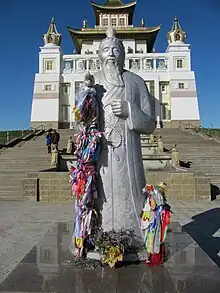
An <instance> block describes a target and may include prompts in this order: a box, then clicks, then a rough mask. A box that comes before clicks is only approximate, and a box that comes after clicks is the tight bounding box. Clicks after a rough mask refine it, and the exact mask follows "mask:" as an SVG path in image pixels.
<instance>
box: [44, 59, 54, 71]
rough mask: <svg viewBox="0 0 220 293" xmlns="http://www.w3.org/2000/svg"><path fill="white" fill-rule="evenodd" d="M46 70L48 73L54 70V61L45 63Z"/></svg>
mask: <svg viewBox="0 0 220 293" xmlns="http://www.w3.org/2000/svg"><path fill="white" fill-rule="evenodd" d="M45 69H46V71H50V70H53V61H46V62H45Z"/></svg>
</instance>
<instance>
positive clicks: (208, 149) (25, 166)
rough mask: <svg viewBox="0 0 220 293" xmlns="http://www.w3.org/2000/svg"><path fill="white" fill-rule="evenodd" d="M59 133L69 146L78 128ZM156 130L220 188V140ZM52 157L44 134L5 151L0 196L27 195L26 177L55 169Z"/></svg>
mask: <svg viewBox="0 0 220 293" xmlns="http://www.w3.org/2000/svg"><path fill="white" fill-rule="evenodd" d="M59 133H60V137H61V140H60V145H59V149H65V148H66V146H67V140H68V138H69V136H73V139H74V131H73V130H70V129H62V130H59ZM154 134H155V135H157V136H159V135H162V136H163V140H164V147H165V148H167V149H170V148H172V146H173V145H174V144H175V143H177V145H178V149H179V151H180V159H181V161H184V162H185V163H187V162H192V163H191V167H190V168H189V169H186V170H189V171H193V172H195V173H200V172H201V173H203V174H204V173H205V174H206V176H208V177H210V178H211V182H212V185H213V186H216V187H219V188H220V144H218V143H217V142H215V141H213V140H207V139H205V138H204V137H201V136H199V135H192V134H191V133H189V132H187V131H182V130H179V129H156V130H155V133H154ZM50 161H51V156H50V155H48V154H47V148H46V145H45V135H44V134H43V135H42V136H39V137H36V138H34V139H32V140H30V141H27V142H25V143H23V144H22V145H21V146H15V147H13V148H11V149H8V150H7V151H5V152H3V153H1V154H0V199H5V200H11V199H13V200H20V199H23V179H24V178H27V173H32V172H33V173H34V172H39V171H47V170H51V164H50ZM42 174H43V173H42ZM42 176H43V175H42ZM45 180H47V179H45ZM66 184H68V183H66ZM67 187H68V186H67V185H66V188H67ZM68 188H69V187H68Z"/></svg>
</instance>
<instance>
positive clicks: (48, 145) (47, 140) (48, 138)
mask: <svg viewBox="0 0 220 293" xmlns="http://www.w3.org/2000/svg"><path fill="white" fill-rule="evenodd" d="M51 141H52V135H51V133H50V132H49V131H48V132H47V135H46V146H47V151H48V154H51Z"/></svg>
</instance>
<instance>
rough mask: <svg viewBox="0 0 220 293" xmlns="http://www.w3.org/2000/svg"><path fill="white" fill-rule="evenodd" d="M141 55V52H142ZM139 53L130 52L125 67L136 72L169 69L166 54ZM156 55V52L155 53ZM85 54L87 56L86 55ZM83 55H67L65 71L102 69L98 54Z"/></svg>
mask: <svg viewBox="0 0 220 293" xmlns="http://www.w3.org/2000/svg"><path fill="white" fill-rule="evenodd" d="M140 55H141V54H140ZM140 55H138V56H137V54H135V55H134V54H130V55H129V56H126V59H125V69H128V70H131V71H134V72H139V71H140V72H145V71H167V69H168V58H167V57H166V55H165V54H164V55H159V54H157V56H151V55H152V54H149V57H148V56H147V57H146V56H144V57H143V56H140ZM154 55H155V54H154ZM84 56H85V57H84ZM84 56H83V57H81V56H80V55H78V56H76V55H74V57H72V56H71V57H70V56H66V57H64V60H63V73H64V74H71V73H83V72H85V71H88V70H89V71H91V72H96V71H98V70H99V69H100V63H99V60H98V55H91V54H87V55H84Z"/></svg>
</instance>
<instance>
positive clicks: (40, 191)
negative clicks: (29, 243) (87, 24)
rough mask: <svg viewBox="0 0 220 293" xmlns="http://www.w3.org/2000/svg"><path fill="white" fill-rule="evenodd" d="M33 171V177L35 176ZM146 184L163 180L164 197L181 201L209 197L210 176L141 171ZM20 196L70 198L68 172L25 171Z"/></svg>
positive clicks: (49, 198)
mask: <svg viewBox="0 0 220 293" xmlns="http://www.w3.org/2000/svg"><path fill="white" fill-rule="evenodd" d="M36 174H37V177H36ZM145 175H146V181H147V183H148V184H153V185H155V184H157V183H159V182H160V181H164V182H166V183H167V185H168V192H167V198H168V200H169V199H175V200H183V201H192V202H195V201H204V200H205V201H210V200H211V180H210V178H209V177H206V176H205V175H203V174H194V173H189V172H176V171H173V172H172V171H170V172H167V171H145ZM23 188H24V199H26V200H34V201H37V200H39V201H42V202H67V201H71V202H72V200H73V197H72V191H71V184H70V183H69V178H68V172H42V173H41V172H39V173H29V174H27V177H26V178H25V179H23Z"/></svg>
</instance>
